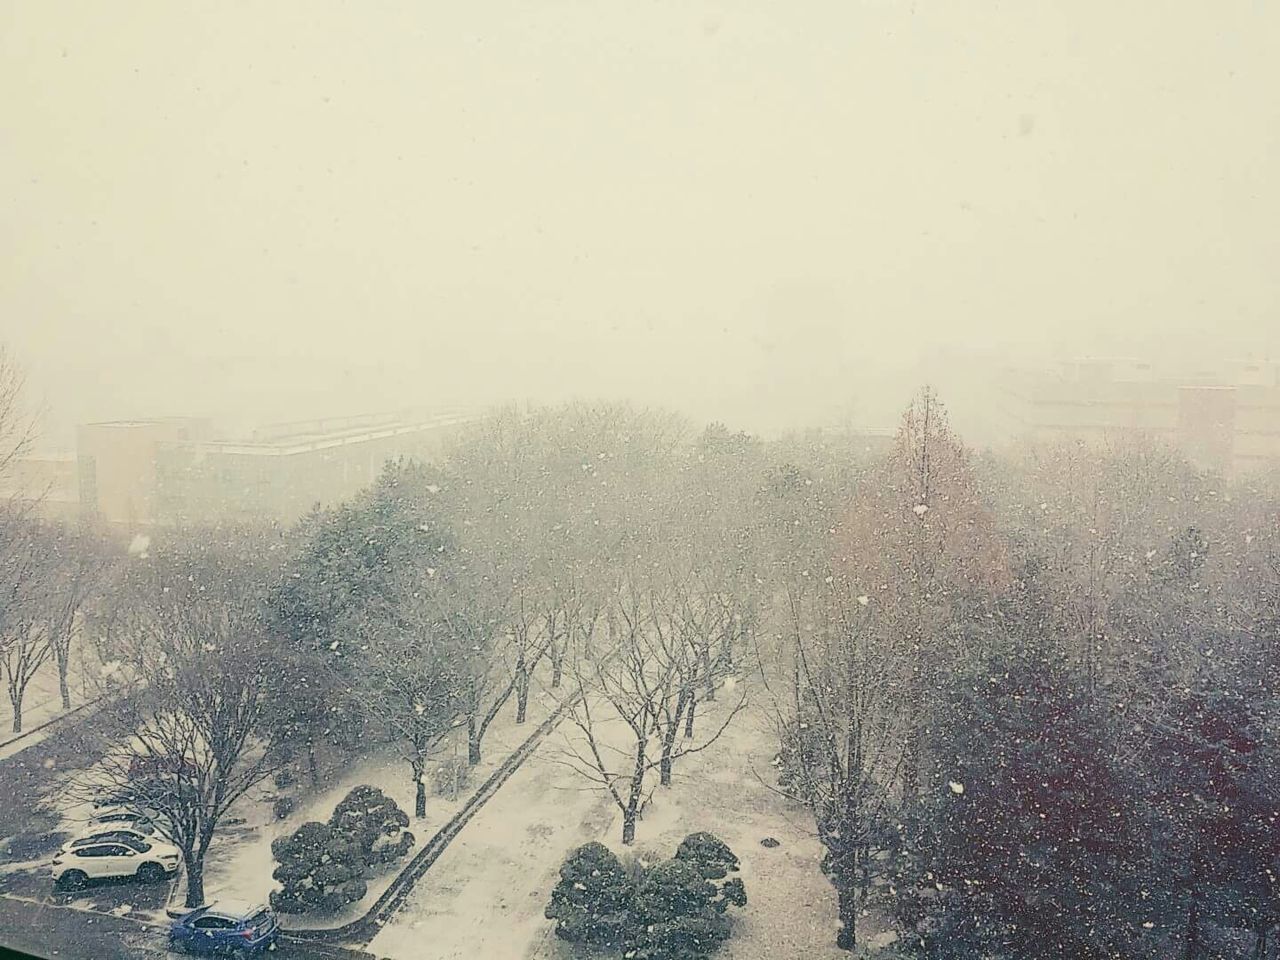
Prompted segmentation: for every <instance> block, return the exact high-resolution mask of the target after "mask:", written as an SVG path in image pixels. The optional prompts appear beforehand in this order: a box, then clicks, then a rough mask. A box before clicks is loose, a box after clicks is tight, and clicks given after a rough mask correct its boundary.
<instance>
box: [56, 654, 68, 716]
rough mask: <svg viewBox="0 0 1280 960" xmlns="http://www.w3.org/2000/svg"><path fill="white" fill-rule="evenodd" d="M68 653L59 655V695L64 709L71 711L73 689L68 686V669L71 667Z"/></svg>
mask: <svg viewBox="0 0 1280 960" xmlns="http://www.w3.org/2000/svg"><path fill="white" fill-rule="evenodd" d="M69 659H70V658H69V657H68V656H67V651H59V653H58V693H59V695H60V696H61V697H62V709H63V710H70V709H71V688H70V687H69V686H67V669H68V668H69V667H70V663H69Z"/></svg>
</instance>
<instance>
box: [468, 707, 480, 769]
mask: <svg viewBox="0 0 1280 960" xmlns="http://www.w3.org/2000/svg"><path fill="white" fill-rule="evenodd" d="M479 762H480V728H479V727H477V726H476V715H475V714H474V713H469V714H467V763H468V764H470V765H471V766H473V767H474V766H475V765H476V764H477V763H479Z"/></svg>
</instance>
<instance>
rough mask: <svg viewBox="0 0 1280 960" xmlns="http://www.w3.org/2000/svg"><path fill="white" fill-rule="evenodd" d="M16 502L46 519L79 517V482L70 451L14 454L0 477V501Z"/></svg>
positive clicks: (73, 458) (74, 460) (74, 461)
mask: <svg viewBox="0 0 1280 960" xmlns="http://www.w3.org/2000/svg"><path fill="white" fill-rule="evenodd" d="M10 501H12V502H16V503H18V504H21V505H22V507H23V509H24V510H25V509H26V508H28V507H29V508H30V511H31V513H32V514H33V515H34V516H37V517H41V518H42V519H45V520H75V519H77V518H78V517H79V516H80V482H79V474H78V472H77V467H76V458H75V457H74V456H73V455H72V454H56V453H33V454H30V455H26V456H21V457H14V458H13V459H12V460H10V461H9V463H8V464H7V465H6V469H5V473H4V476H3V477H2V478H0V503H7V502H10Z"/></svg>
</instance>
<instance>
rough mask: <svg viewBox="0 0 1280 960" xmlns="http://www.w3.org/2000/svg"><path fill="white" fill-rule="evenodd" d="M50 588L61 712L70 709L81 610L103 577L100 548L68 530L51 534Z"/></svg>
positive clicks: (47, 617) (49, 624)
mask: <svg viewBox="0 0 1280 960" xmlns="http://www.w3.org/2000/svg"><path fill="white" fill-rule="evenodd" d="M51 534H52V536H51V538H50V539H51V543H50V544H49V547H48V549H49V555H50V557H51V561H52V562H51V569H50V571H49V581H50V582H49V587H48V590H47V591H46V593H47V600H46V602H45V604H44V605H43V606H44V623H45V627H44V629H45V633H46V635H47V636H48V641H49V649H50V651H51V653H52V654H53V659H54V663H55V664H56V665H57V667H58V695H59V696H60V697H61V699H62V709H63V710H70V709H71V689H70V686H69V684H68V680H67V675H68V673H69V671H70V667H71V648H72V646H73V644H74V642H75V638H76V635H77V631H78V630H79V629H80V623H79V615H80V609H81V607H83V606H84V603H85V601H86V599H87V598H88V596H89V594H90V592H91V591H92V590H93V589H94V586H95V585H96V584H97V582H98V580H99V578H100V577H101V575H102V572H103V568H104V566H105V557H104V554H103V550H102V548H101V545H100V544H99V543H98V542H96V541H95V540H94V539H93V538H91V537H90V536H89V535H87V534H86V533H83V532H81V533H74V532H72V531H71V530H69V529H67V528H65V527H64V528H58V529H55V530H53V531H51Z"/></svg>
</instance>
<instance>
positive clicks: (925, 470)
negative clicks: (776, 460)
mask: <svg viewBox="0 0 1280 960" xmlns="http://www.w3.org/2000/svg"><path fill="white" fill-rule="evenodd" d="M840 533H841V541H840V544H839V550H840V556H841V562H840V563H839V564H838V572H840V573H841V574H842V575H847V576H849V577H851V578H852V582H853V583H854V584H855V586H856V590H855V592H856V593H858V594H862V595H866V596H870V597H874V598H875V599H876V601H877V608H878V610H879V611H880V614H879V618H878V624H879V628H880V629H883V630H885V631H887V632H888V633H890V634H892V635H894V636H896V637H897V638H901V639H903V640H905V642H906V647H905V648H904V656H906V657H907V658H908V662H909V663H910V664H911V683H910V685H909V688H908V691H907V693H908V698H909V700H910V709H909V716H908V723H907V726H906V728H905V730H904V736H905V737H906V741H907V742H906V756H905V757H904V759H903V763H902V773H903V782H904V788H905V794H906V795H907V796H908V797H911V796H916V795H918V794H919V792H920V786H921V785H920V771H921V765H922V755H921V754H922V750H923V736H924V730H925V728H926V727H927V725H928V716H927V715H928V711H929V709H930V708H931V702H930V700H929V698H928V697H927V696H926V694H927V691H928V690H929V689H931V688H932V686H933V685H934V678H935V675H936V672H937V671H938V670H939V669H941V668H942V667H943V665H944V664H945V663H946V662H947V660H948V656H949V655H950V654H951V653H952V651H950V650H949V649H948V646H947V642H948V641H950V640H951V639H952V635H951V634H950V633H949V632H948V628H949V626H950V624H951V623H952V622H953V613H954V611H955V609H956V608H957V606H958V604H959V602H960V601H961V600H962V599H963V598H965V597H969V596H971V595H974V594H977V593H981V592H983V591H989V590H994V589H995V587H996V586H997V585H998V584H999V583H1001V582H1002V580H1003V566H1004V556H1003V550H1002V547H1001V545H1000V542H999V540H998V539H997V538H996V536H995V528H994V520H993V518H992V516H991V513H990V510H989V509H988V508H987V505H986V503H985V501H984V499H983V497H982V495H981V493H980V491H979V488H978V485H977V481H976V478H975V476H974V472H973V469H972V466H971V464H970V462H969V454H968V451H967V449H966V448H965V446H964V444H963V443H961V441H960V440H959V438H957V437H956V436H955V434H954V433H953V432H952V430H951V427H950V425H949V423H948V420H947V414H946V410H945V408H944V407H943V405H942V404H941V402H940V401H939V400H938V398H937V396H936V395H935V394H934V393H933V391H932V390H930V389H928V388H925V389H924V390H922V391H921V392H920V393H919V395H918V396H917V397H916V398H915V399H914V400H913V401H912V403H911V405H910V406H909V407H908V408H907V410H906V412H905V413H904V414H903V418H902V424H901V426H900V427H899V430H898V434H897V437H896V440H895V443H894V447H893V450H892V452H891V453H890V455H889V457H888V459H887V461H886V462H885V463H884V465H883V467H882V468H881V470H880V472H879V473H878V474H876V475H874V476H873V477H872V478H871V482H870V483H868V484H865V485H864V486H863V488H862V490H860V496H859V498H858V499H857V501H856V502H855V503H854V505H853V508H852V509H851V510H850V512H849V515H848V516H847V517H846V519H845V522H844V523H843V525H842V529H841V531H840Z"/></svg>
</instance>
